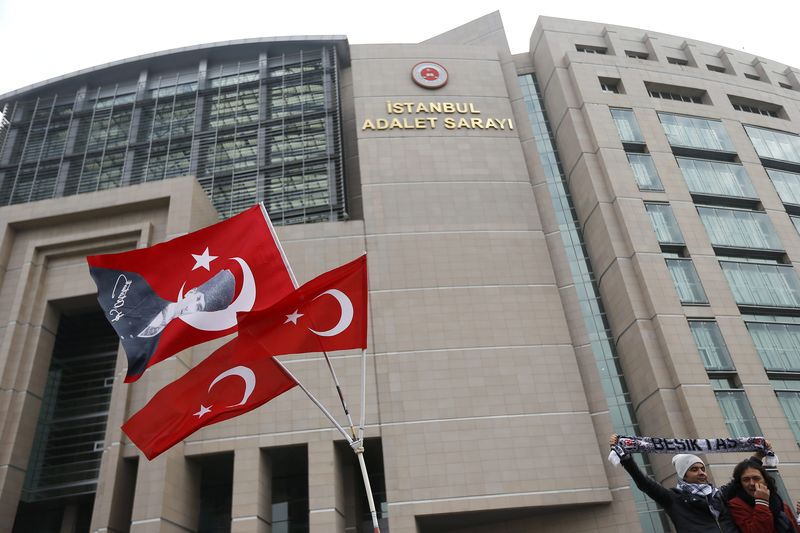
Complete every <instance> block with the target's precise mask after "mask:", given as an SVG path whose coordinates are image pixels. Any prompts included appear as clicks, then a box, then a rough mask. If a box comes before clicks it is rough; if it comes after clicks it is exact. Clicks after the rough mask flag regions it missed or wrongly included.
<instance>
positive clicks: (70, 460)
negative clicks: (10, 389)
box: [22, 313, 119, 502]
mask: <svg viewBox="0 0 800 533" xmlns="http://www.w3.org/2000/svg"><path fill="white" fill-rule="evenodd" d="M118 344H119V338H118V337H117V336H116V334H115V333H114V330H113V329H111V327H110V326H109V324H108V322H107V321H106V320H105V317H104V316H103V315H102V313H91V314H84V315H78V316H73V317H66V316H64V317H62V318H61V323H60V324H59V328H58V334H57V335H56V342H55V348H54V349H53V357H52V361H51V363H50V371H49V374H48V379H47V386H46V388H45V391H44V396H43V399H42V408H41V411H40V413H39V421H38V424H37V427H36V437H35V439H34V444H33V449H32V450H31V457H30V460H29V462H28V470H27V473H26V478H25V485H24V488H23V494H22V500H23V501H26V502H35V501H41V500H50V499H56V498H63V497H71V496H77V495H81V494H91V493H94V492H95V491H96V489H97V479H98V475H99V471H100V459H101V456H102V453H103V443H104V441H105V433H106V420H107V418H108V408H109V403H110V401H111V388H112V384H113V380H114V368H115V365H116V359H117V348H118Z"/></svg>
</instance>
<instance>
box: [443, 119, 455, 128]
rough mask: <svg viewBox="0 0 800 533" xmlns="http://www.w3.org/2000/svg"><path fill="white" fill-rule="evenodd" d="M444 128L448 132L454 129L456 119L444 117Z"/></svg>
mask: <svg viewBox="0 0 800 533" xmlns="http://www.w3.org/2000/svg"><path fill="white" fill-rule="evenodd" d="M444 127H445V128H446V129H448V130H454V129H456V119H454V118H451V117H445V119H444Z"/></svg>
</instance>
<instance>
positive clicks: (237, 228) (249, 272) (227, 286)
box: [86, 205, 294, 382]
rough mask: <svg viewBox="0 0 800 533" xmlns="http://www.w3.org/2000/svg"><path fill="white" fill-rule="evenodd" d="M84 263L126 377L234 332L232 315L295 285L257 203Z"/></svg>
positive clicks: (277, 296)
mask: <svg viewBox="0 0 800 533" xmlns="http://www.w3.org/2000/svg"><path fill="white" fill-rule="evenodd" d="M86 260H87V262H88V263H89V271H90V273H91V275H92V278H93V279H94V282H95V284H96V285H97V301H98V302H100V307H101V308H102V309H103V311H105V314H106V318H107V319H108V321H109V322H110V323H111V325H112V326H113V327H114V330H115V331H116V332H117V334H118V335H119V337H120V341H121V342H122V346H123V348H124V349H125V354H126V355H127V358H128V372H127V376H126V377H125V382H131V381H136V380H137V379H139V377H140V376H141V375H142V373H143V372H144V371H145V369H147V368H148V367H150V366H152V365H154V364H156V363H158V362H159V361H162V360H164V359H166V358H168V357H170V356H172V355H174V354H176V353H178V352H180V351H182V350H184V349H186V348H189V347H190V346H194V345H196V344H200V343H203V342H206V341H209V340H211V339H216V338H219V337H223V336H225V335H228V334H230V333H232V332H234V331H236V328H237V317H236V314H237V313H242V312H248V311H252V310H257V309H265V308H267V307H269V306H270V305H273V304H274V303H276V302H278V301H279V300H280V299H281V298H283V297H284V296H286V295H287V294H289V293H291V292H292V291H293V290H294V284H293V282H292V278H291V275H290V273H289V268H288V266H287V263H286V261H285V259H284V257H283V253H282V251H281V249H280V244H279V243H278V240H277V237H276V236H275V235H274V233H273V230H272V225H271V223H270V221H269V218H268V217H267V214H266V212H265V211H264V208H263V207H262V206H260V205H256V206H253V207H252V208H250V209H248V210H247V211H244V212H243V213H241V214H239V215H236V216H234V217H232V218H229V219H228V220H224V221H222V222H219V223H217V224H214V225H212V226H208V227H206V228H203V229H201V230H199V231H195V232H193V233H189V234H188V235H184V236H182V237H178V238H175V239H172V240H170V241H167V242H164V243H161V244H156V245H155V246H151V247H149V248H141V249H137V250H131V251H129V252H123V253H117V254H106V255H94V256H89V257H87V258H86Z"/></svg>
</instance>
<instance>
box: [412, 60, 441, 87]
mask: <svg viewBox="0 0 800 533" xmlns="http://www.w3.org/2000/svg"><path fill="white" fill-rule="evenodd" d="M447 78H448V75H447V69H446V68H444V67H443V66H441V65H440V64H439V63H434V62H433V61H423V62H422V63H417V64H416V65H414V68H412V69H411V79H412V80H414V83H416V84H417V85H419V86H420V87H425V88H426V89H439V88H440V87H444V86H445V84H446V83H447Z"/></svg>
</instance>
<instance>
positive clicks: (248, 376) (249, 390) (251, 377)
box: [208, 366, 256, 407]
mask: <svg viewBox="0 0 800 533" xmlns="http://www.w3.org/2000/svg"><path fill="white" fill-rule="evenodd" d="M228 376H239V377H240V378H242V379H243V380H244V396H243V397H242V401H241V402H239V403H235V404H233V405H229V406H228V407H238V406H240V405H244V404H245V403H247V400H248V398H250V395H251V394H253V389H255V388H256V375H255V374H254V373H253V371H252V370H250V369H249V368H247V367H246V366H235V367H233V368H231V369H229V370H226V371H225V372H223V373H222V374H220V375H219V376H217V377H215V378H214V381H212V382H211V385H209V386H208V392H211V389H212V388H213V387H214V385H216V384H217V383H218V382H219V381H222V380H223V379H225V378H227V377H228Z"/></svg>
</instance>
